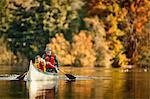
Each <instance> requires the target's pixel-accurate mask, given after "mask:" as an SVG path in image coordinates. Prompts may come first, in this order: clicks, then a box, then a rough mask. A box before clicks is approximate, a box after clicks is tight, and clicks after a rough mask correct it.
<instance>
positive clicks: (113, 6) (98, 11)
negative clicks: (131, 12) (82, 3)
mask: <svg viewBox="0 0 150 99" xmlns="http://www.w3.org/2000/svg"><path fill="white" fill-rule="evenodd" d="M86 1H87V5H88V6H89V7H88V9H91V10H89V11H88V13H89V16H95V15H97V16H98V17H99V19H100V20H101V21H102V22H103V23H104V27H105V31H106V39H107V41H108V42H109V49H110V50H111V51H112V61H113V63H112V65H113V66H114V67H120V66H123V65H127V64H128V59H127V58H126V54H125V53H124V52H125V47H124V42H123V40H122V37H123V36H124V35H125V32H124V31H123V28H124V27H123V26H122V24H123V23H124V22H125V17H126V15H127V10H126V9H125V8H122V7H121V6H120V3H119V1H117V0H100V1H98V0H92V1H89V0H86ZM91 3H92V4H91ZM122 12H124V13H122ZM120 25H121V26H120Z"/></svg>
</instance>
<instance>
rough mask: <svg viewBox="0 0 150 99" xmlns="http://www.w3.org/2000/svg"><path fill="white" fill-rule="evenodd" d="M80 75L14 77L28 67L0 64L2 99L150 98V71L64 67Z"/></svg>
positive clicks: (0, 92) (0, 97)
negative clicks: (29, 79) (36, 78)
mask: <svg viewBox="0 0 150 99" xmlns="http://www.w3.org/2000/svg"><path fill="white" fill-rule="evenodd" d="M61 69H62V70H64V71H65V72H67V73H70V74H73V75H75V76H76V77H77V80H76V81H73V82H69V81H67V78H65V76H64V75H63V74H62V73H60V77H59V79H58V80H57V81H56V82H55V83H53V82H42V81H41V82H40V81H39V82H33V81H32V82H26V81H18V80H16V79H15V78H16V77H17V76H18V75H19V74H21V73H22V72H23V71H25V70H27V68H24V69H21V68H19V67H14V66H13V67H10V66H7V68H6V67H4V66H0V99H150V72H149V71H147V72H145V71H143V70H142V69H134V70H132V71H128V72H125V71H123V70H121V69H106V68H71V67H63V68H61Z"/></svg>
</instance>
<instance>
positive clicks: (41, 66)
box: [39, 61, 44, 71]
mask: <svg viewBox="0 0 150 99" xmlns="http://www.w3.org/2000/svg"><path fill="white" fill-rule="evenodd" d="M39 65H40V66H39V69H40V70H41V71H44V64H42V62H41V61H40V62H39Z"/></svg>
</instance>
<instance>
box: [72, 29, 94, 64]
mask: <svg viewBox="0 0 150 99" xmlns="http://www.w3.org/2000/svg"><path fill="white" fill-rule="evenodd" d="M71 45H72V49H71V55H72V56H73V58H74V65H76V66H95V60H96V53H95V50H94V45H93V43H92V36H91V35H89V33H88V31H80V33H79V34H76V35H74V36H73V42H72V44H71Z"/></svg>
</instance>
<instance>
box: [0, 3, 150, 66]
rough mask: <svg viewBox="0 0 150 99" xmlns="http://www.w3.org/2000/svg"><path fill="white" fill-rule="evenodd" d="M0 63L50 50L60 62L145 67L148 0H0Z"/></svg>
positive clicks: (149, 57)
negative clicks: (47, 48) (46, 49)
mask: <svg viewBox="0 0 150 99" xmlns="http://www.w3.org/2000/svg"><path fill="white" fill-rule="evenodd" d="M0 44H1V46H0V55H1V59H0V64H1V65H3V64H11V65H12V64H23V63H28V62H29V60H31V59H34V58H35V56H36V55H42V54H43V51H44V49H45V47H46V46H49V47H51V48H52V50H53V53H55V54H56V55H57V57H58V59H59V62H60V64H61V65H64V66H65V65H67V66H81V67H86V66H87V67H94V66H95V67H101V66H104V67H125V66H128V65H135V66H137V67H149V66H150V1H149V0H1V1H0Z"/></svg>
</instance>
